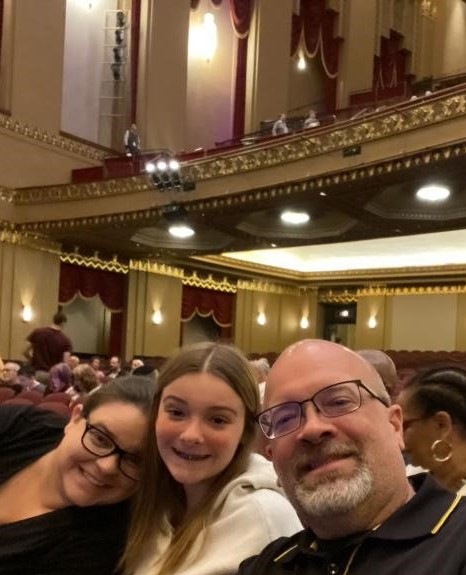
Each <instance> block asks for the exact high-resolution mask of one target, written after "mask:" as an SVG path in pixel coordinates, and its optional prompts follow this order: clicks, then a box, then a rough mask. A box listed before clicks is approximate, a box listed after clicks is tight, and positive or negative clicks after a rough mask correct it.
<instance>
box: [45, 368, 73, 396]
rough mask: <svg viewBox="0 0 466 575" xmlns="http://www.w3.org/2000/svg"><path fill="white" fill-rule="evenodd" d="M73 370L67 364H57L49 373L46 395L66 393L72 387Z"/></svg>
mask: <svg viewBox="0 0 466 575" xmlns="http://www.w3.org/2000/svg"><path fill="white" fill-rule="evenodd" d="M71 381H72V377H71V369H70V368H69V366H68V364H67V363H65V362H62V363H57V364H56V365H54V366H53V367H52V368H51V369H50V371H49V377H48V384H47V388H46V393H57V392H59V391H66V390H67V389H68V388H69V387H70V386H71Z"/></svg>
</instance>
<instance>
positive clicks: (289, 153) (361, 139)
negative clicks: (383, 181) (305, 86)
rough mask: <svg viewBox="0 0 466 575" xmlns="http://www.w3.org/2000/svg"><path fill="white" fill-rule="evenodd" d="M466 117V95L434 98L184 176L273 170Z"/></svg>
mask: <svg viewBox="0 0 466 575" xmlns="http://www.w3.org/2000/svg"><path fill="white" fill-rule="evenodd" d="M465 114H466V94H464V93H459V94H458V93H457V94H453V95H451V94H450V95H448V96H445V97H444V98H440V97H437V98H436V97H432V101H422V102H419V103H417V104H416V103H410V105H409V106H406V107H403V108H402V109H401V110H398V109H392V110H390V109H389V110H387V112H386V113H385V114H383V113H382V114H380V115H377V116H376V117H375V118H373V119H370V118H368V119H364V120H363V121H361V119H358V120H355V121H353V122H352V123H349V124H348V125H345V126H342V127H338V125H336V126H335V127H330V128H329V129H326V130H325V131H324V132H322V133H317V134H314V135H312V136H309V135H308V134H306V133H300V134H297V135H293V136H289V138H286V139H282V138H280V142H277V143H271V142H270V143H269V142H267V147H265V145H264V143H262V144H260V143H259V144H258V145H256V146H251V147H248V148H247V149H246V150H241V151H240V152H232V153H231V154H230V155H222V156H220V157H216V158H215V157H214V158H212V159H204V160H201V161H196V162H195V163H194V162H193V163H192V164H187V165H185V166H184V168H183V173H184V174H185V175H186V177H187V178H188V179H190V180H192V181H202V180H211V179H213V178H218V177H223V176H230V175H235V174H239V173H244V172H250V171H253V170H257V169H264V168H270V167H272V166H276V165H279V164H283V163H286V162H293V161H297V160H303V159H305V158H310V157H312V156H317V155H320V154H325V153H328V152H333V151H335V150H339V149H343V148H347V147H350V146H356V145H362V144H365V143H368V142H372V141H374V140H379V139H382V138H386V137H388V136H393V135H400V134H404V133H406V132H410V131H412V130H416V129H418V128H422V127H423V126H427V125H432V124H436V123H439V122H442V121H445V120H451V119H453V118H455V117H457V116H462V115H465ZM332 128H333V129H332Z"/></svg>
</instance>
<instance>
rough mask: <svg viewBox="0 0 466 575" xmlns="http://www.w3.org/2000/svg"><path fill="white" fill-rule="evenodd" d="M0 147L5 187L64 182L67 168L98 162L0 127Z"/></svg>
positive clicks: (0, 179) (67, 179) (67, 178)
mask: <svg viewBox="0 0 466 575" xmlns="http://www.w3.org/2000/svg"><path fill="white" fill-rule="evenodd" d="M0 149H1V150H2V153H1V155H0V185H1V186H6V187H7V188H25V187H30V186H51V185H56V184H67V183H69V182H70V181H71V170H74V169H77V168H89V167H92V166H96V165H99V164H100V162H97V161H92V160H86V159H85V158H82V157H79V156H76V155H74V154H71V153H67V152H65V151H64V150H60V149H59V148H58V147H56V148H55V147H53V146H49V145H47V144H43V145H41V144H39V143H38V142H37V141H33V140H30V139H28V138H24V137H22V136H18V135H17V134H12V133H11V132H10V131H9V130H4V129H1V128H0ZM25 164H27V169H24V167H25ZM62 215H63V214H62ZM37 219H38V218H37Z"/></svg>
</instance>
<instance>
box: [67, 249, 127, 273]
mask: <svg viewBox="0 0 466 575" xmlns="http://www.w3.org/2000/svg"><path fill="white" fill-rule="evenodd" d="M60 261H61V262H63V263H66V264H74V265H77V266H81V267H85V268H92V269H94V270H102V271H106V272H115V273H118V274H127V273H128V271H129V268H128V266H127V265H125V264H123V263H120V262H119V261H118V259H117V257H116V256H114V257H113V259H112V260H103V259H100V258H99V257H98V256H97V255H95V256H90V257H89V256H82V255H80V254H77V253H71V254H70V253H62V254H61V255H60Z"/></svg>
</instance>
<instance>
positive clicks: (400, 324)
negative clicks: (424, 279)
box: [386, 294, 458, 351]
mask: <svg viewBox="0 0 466 575" xmlns="http://www.w3.org/2000/svg"><path fill="white" fill-rule="evenodd" d="M457 308H458V297H457V296H456V295H454V294H452V295H406V296H394V297H393V301H392V318H391V321H392V337H391V340H390V341H389V342H387V345H386V347H387V348H390V349H396V350H401V349H406V350H421V351H441V350H445V351H452V350H454V349H455V348H456V326H457Z"/></svg>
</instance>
